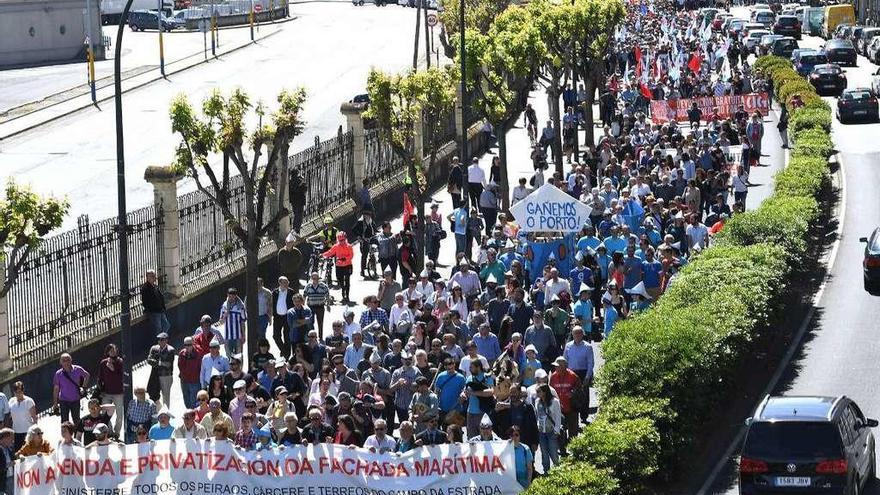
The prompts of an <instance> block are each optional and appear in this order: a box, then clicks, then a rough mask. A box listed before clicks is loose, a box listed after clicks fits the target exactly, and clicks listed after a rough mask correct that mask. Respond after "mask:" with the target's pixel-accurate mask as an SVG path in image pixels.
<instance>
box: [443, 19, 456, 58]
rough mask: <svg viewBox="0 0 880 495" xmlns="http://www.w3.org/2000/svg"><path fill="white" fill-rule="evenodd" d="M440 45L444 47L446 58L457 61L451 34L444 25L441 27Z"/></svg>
mask: <svg viewBox="0 0 880 495" xmlns="http://www.w3.org/2000/svg"><path fill="white" fill-rule="evenodd" d="M440 44H441V45H443V54H444V55H446V58H448V59H450V60H452V59H455V47H454V46H452V44H451V43H450V42H449V33H447V32H446V28H445V27H443V26H442V25H441V26H440Z"/></svg>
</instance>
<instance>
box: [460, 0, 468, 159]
mask: <svg viewBox="0 0 880 495" xmlns="http://www.w3.org/2000/svg"><path fill="white" fill-rule="evenodd" d="M458 30H459V35H460V41H461V42H460V43H459V47H458V50H459V53H458V57H459V60H461V145H460V147H461V154H460V156H461V163H464V164H465V165H467V163H468V154H467V151H468V149H467V148H468V142H467V129H468V123H467V101H468V98H467V85H466V84H465V80H466V79H465V78H466V77H467V76H466V75H465V70H466V64H465V61H464V59H465V46H464V0H460V4H459V12H458Z"/></svg>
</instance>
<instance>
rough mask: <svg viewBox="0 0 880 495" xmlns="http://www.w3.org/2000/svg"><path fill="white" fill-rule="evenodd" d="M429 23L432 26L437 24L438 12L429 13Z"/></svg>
mask: <svg viewBox="0 0 880 495" xmlns="http://www.w3.org/2000/svg"><path fill="white" fill-rule="evenodd" d="M428 25H429V26H431V27H434V26H436V25H437V14H428Z"/></svg>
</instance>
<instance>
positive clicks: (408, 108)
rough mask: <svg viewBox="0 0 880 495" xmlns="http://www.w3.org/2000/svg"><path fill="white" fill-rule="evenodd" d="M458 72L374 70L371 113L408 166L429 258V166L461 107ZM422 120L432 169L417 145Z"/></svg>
mask: <svg viewBox="0 0 880 495" xmlns="http://www.w3.org/2000/svg"><path fill="white" fill-rule="evenodd" d="M457 80H458V72H457V69H456V68H455V67H452V66H449V67H444V68H438V67H432V68H430V69H428V70H425V71H420V72H414V71H410V72H407V73H406V74H386V73H384V72H382V71H379V70H376V69H373V70H372V71H371V72H370V75H369V77H368V79H367V93H368V94H369V96H370V107H369V109H368V110H367V112H366V113H365V117H367V118H372V119H374V120H375V122H376V125H377V127H378V129H379V132H380V134H381V136H382V138H383V139H384V140H386V141H387V142H388V143H389V144H390V145H391V149H392V151H393V153H394V155H395V156H397V157H398V158H400V159H401V161H402V162H403V163H404V164H406V167H407V174H406V184H407V186H408V187H407V192H408V196H409V198H410V201H412V202H413V203H414V204H415V206H416V208H417V214H418V218H419V221H418V223H417V227H416V232H415V234H416V238H417V239H418V241H417V243H416V244H417V249H418V256H416V260H417V262H419V263H421V261H422V260H423V259H424V249H425V228H424V223H423V222H422V219H424V217H425V201H424V199H423V195H424V194H425V192H426V190H427V187H428V179H427V175H426V170H430V169H431V168H433V166H434V161H435V160H436V157H437V150H438V149H439V148H440V146H441V145H442V144H443V143H441V142H440V140H441V137H442V130H443V126H444V124H445V122H446V119H447V117H448V116H449V114H450V113H452V112H453V111H454V108H455V99H456V93H455V83H456V81H457ZM420 121H421V123H422V125H423V127H422V129H423V132H424V135H423V143H426V146H425V149H424V150H423V151H424V152H425V153H426V154H427V156H428V165H427V169H426V168H425V166H424V164H423V163H422V160H423V157H421V156H416V153H415V148H414V146H413V143H414V140H415V138H416V133H415V126H416V125H419V124H418V123H419V122H420Z"/></svg>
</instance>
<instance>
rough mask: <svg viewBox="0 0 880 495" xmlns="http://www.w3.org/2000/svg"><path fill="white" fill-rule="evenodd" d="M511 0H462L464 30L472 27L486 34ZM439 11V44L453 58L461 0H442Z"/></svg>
mask: <svg viewBox="0 0 880 495" xmlns="http://www.w3.org/2000/svg"><path fill="white" fill-rule="evenodd" d="M511 3H512V2H511V0H464V26H465V31H467V30H469V29H473V30H475V31H477V32H479V33H482V34H486V33H487V32H489V27H490V26H491V25H492V21H494V20H495V17H497V16H498V14H500V13H501V12H504V10H505V9H507V7H508V6H509V5H510V4H511ZM440 4H441V5H442V6H443V9H441V12H440V22H441V25H440V44H442V45H443V50H444V51H445V53H446V56H447V57H449V58H455V54H456V50H457V45H455V44H453V42H452V40H453V39H455V38H457V37H458V33H459V32H460V31H459V22H460V14H459V12H461V10H459V9H460V7H461V0H442V1H441V2H440Z"/></svg>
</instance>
